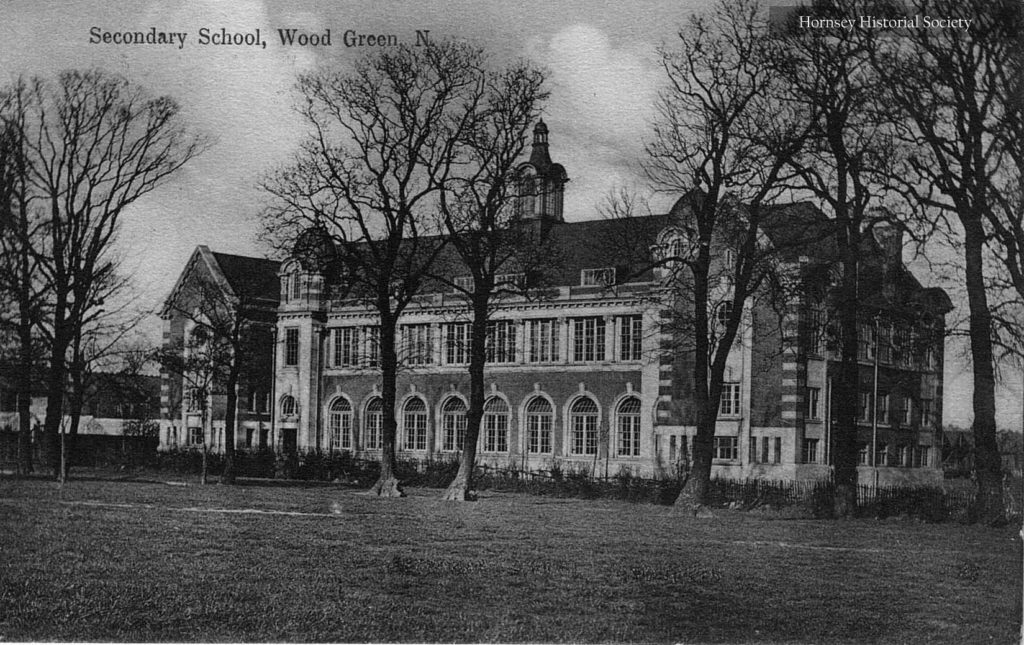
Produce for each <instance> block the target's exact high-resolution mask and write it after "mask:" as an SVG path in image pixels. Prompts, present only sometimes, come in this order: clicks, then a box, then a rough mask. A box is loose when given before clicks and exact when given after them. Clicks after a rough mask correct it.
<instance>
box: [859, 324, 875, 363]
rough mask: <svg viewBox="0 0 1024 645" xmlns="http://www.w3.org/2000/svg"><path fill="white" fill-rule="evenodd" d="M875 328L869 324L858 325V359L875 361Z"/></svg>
mask: <svg viewBox="0 0 1024 645" xmlns="http://www.w3.org/2000/svg"><path fill="white" fill-rule="evenodd" d="M875 340H876V339H875V326H874V325H872V324H868V323H860V324H859V325H857V357H858V358H860V359H863V360H874V359H875V349H876V347H875Z"/></svg>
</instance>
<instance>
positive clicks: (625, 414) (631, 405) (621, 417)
mask: <svg viewBox="0 0 1024 645" xmlns="http://www.w3.org/2000/svg"><path fill="white" fill-rule="evenodd" d="M616 417H617V424H616V425H617V426H618V431H619V456H620V457H639V456H640V399H638V398H636V397H630V398H628V399H625V400H624V401H623V402H622V403H620V404H619V410H618V413H617V414H616Z"/></svg>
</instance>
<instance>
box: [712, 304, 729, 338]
mask: <svg viewBox="0 0 1024 645" xmlns="http://www.w3.org/2000/svg"><path fill="white" fill-rule="evenodd" d="M731 317H732V301H731V300H723V301H722V302H720V303H718V306H717V307H715V322H717V323H718V326H719V327H720V328H721V329H722V330H723V331H724V330H725V328H726V327H727V326H728V325H729V318H731Z"/></svg>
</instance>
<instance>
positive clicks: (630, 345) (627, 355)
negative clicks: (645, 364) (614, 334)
mask: <svg viewBox="0 0 1024 645" xmlns="http://www.w3.org/2000/svg"><path fill="white" fill-rule="evenodd" d="M643 332H644V319H643V316H620V317H619V360H621V361H638V360H640V358H641V354H642V352H643Z"/></svg>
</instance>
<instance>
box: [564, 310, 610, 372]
mask: <svg viewBox="0 0 1024 645" xmlns="http://www.w3.org/2000/svg"><path fill="white" fill-rule="evenodd" d="M571 320H572V340H573V342H572V360H573V362H574V363H600V362H603V361H604V360H605V357H606V354H605V352H606V349H607V348H606V347H605V341H606V340H607V326H606V324H605V319H604V317H603V316H587V317H585V318H572V319H571Z"/></svg>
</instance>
